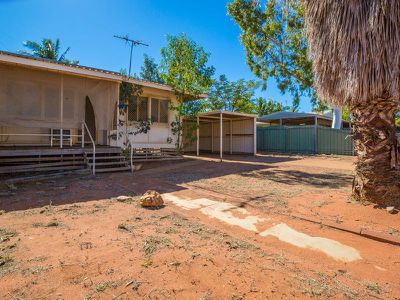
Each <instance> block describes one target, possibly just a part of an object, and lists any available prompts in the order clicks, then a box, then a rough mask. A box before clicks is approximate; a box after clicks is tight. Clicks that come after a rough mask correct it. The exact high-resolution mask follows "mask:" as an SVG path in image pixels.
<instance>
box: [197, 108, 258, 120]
mask: <svg viewBox="0 0 400 300" xmlns="http://www.w3.org/2000/svg"><path fill="white" fill-rule="evenodd" d="M221 114H222V118H223V119H225V120H234V119H254V118H257V115H253V114H246V113H241V112H236V111H227V110H216V111H209V112H204V113H201V114H199V115H198V117H199V119H200V120H207V119H219V118H220V116H221Z"/></svg>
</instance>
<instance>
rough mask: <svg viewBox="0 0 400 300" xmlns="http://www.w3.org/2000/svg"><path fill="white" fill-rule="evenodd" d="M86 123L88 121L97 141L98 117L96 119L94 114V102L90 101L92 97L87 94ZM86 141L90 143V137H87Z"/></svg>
mask: <svg viewBox="0 0 400 300" xmlns="http://www.w3.org/2000/svg"><path fill="white" fill-rule="evenodd" d="M85 123H86V125H87V127H88V129H89V131H90V134H91V135H92V137H93V139H94V141H95V142H96V119H95V115H94V110H93V106H92V102H90V98H89V97H87V96H86V104H85ZM85 142H86V143H87V142H89V143H90V138H87V139H85Z"/></svg>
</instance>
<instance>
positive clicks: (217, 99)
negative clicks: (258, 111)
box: [208, 75, 259, 113]
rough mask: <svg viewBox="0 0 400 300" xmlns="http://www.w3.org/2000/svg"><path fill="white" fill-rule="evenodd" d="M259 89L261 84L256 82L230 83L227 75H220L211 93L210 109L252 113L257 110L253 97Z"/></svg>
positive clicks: (240, 81)
mask: <svg viewBox="0 0 400 300" xmlns="http://www.w3.org/2000/svg"><path fill="white" fill-rule="evenodd" d="M258 87H259V83H258V82H256V81H254V80H249V81H246V80H244V79H239V80H237V81H229V80H228V78H227V77H226V76H225V75H220V76H219V79H218V80H216V81H215V82H214V84H213V85H212V87H211V89H210V91H209V94H208V96H209V97H208V98H209V108H210V109H211V110H228V111H238V112H244V113H252V112H254V110H255V106H254V103H253V96H254V92H255V90H256V89H257V88H258Z"/></svg>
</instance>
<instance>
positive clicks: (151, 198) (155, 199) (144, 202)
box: [140, 190, 164, 207]
mask: <svg viewBox="0 0 400 300" xmlns="http://www.w3.org/2000/svg"><path fill="white" fill-rule="evenodd" d="M163 204H164V200H163V198H162V197H161V195H160V194H159V193H158V192H156V191H153V190H149V191H147V192H146V193H144V194H143V196H142V197H140V205H141V206H143V207H159V206H162V205H163Z"/></svg>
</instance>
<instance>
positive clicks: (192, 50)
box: [160, 34, 215, 102]
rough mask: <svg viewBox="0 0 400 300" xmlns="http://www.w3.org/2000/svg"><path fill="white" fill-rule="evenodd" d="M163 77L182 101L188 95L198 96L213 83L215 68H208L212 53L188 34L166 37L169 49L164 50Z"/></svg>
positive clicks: (161, 64) (161, 67) (162, 50)
mask: <svg viewBox="0 0 400 300" xmlns="http://www.w3.org/2000/svg"><path fill="white" fill-rule="evenodd" d="M161 56H162V59H161V63H160V69H161V73H162V75H161V77H162V78H163V79H164V81H165V83H166V84H168V85H170V86H172V87H173V88H174V90H175V93H176V95H177V97H178V100H179V101H181V102H183V101H184V100H185V97H186V96H187V95H191V96H193V97H195V98H196V97H198V96H199V95H200V94H202V93H206V92H207V91H208V89H209V87H210V86H211V84H212V76H213V74H214V71H215V70H214V67H212V66H211V67H210V66H207V63H208V59H209V57H210V54H209V53H207V52H205V51H204V49H203V48H202V47H201V46H199V45H197V44H196V43H195V42H194V41H193V40H191V39H189V38H188V37H187V36H186V35H184V34H180V35H178V36H172V35H168V36H167V47H164V48H162V49H161Z"/></svg>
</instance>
